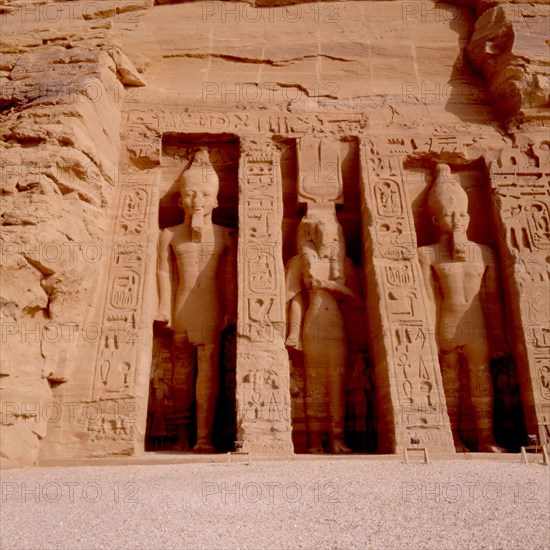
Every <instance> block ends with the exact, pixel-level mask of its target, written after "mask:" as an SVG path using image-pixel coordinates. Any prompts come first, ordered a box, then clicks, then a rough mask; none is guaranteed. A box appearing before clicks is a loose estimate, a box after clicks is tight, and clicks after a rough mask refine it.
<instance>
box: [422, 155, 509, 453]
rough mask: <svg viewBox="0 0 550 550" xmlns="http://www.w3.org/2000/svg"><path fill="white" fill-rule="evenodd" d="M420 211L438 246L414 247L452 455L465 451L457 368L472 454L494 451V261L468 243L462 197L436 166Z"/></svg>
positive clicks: (497, 317)
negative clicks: (472, 425)
mask: <svg viewBox="0 0 550 550" xmlns="http://www.w3.org/2000/svg"><path fill="white" fill-rule="evenodd" d="M428 207H429V210H430V211H431V213H432V215H433V218H432V219H433V222H434V224H435V225H436V226H437V228H438V231H439V234H440V235H439V242H437V243H435V244H432V245H428V246H424V247H421V248H420V249H419V259H420V263H421V266H422V270H423V274H424V280H425V283H426V289H427V293H428V299H429V301H430V304H431V313H432V321H435V324H436V338H437V343H438V347H439V363H440V366H441V374H442V379H443V385H444V390H445V398H446V401H447V410H448V413H449V417H450V420H451V427H452V430H453V437H454V442H455V446H456V449H457V450H459V451H466V450H467V449H466V447H465V446H464V444H463V443H462V441H461V440H460V437H459V434H458V418H459V411H460V402H461V401H462V400H463V399H464V395H463V394H464V390H463V388H461V387H460V383H459V379H460V378H459V369H460V368H461V367H462V368H465V369H466V370H467V373H468V378H469V388H470V393H471V401H472V408H473V412H474V416H475V422H476V427H477V441H478V451H481V452H501V451H502V450H503V449H501V448H500V447H498V446H497V445H496V443H495V441H494V438H493V388H492V380H491V373H490V369H489V359H490V358H491V357H495V356H497V355H504V353H505V343H504V332H503V311H502V308H501V304H502V299H501V295H500V288H499V280H498V274H497V260H496V257H495V254H494V252H493V251H492V250H491V249H490V248H489V247H487V246H484V245H480V244H477V243H475V242H471V241H469V240H468V238H467V236H466V231H467V229H468V224H469V221H470V217H469V216H468V196H467V194H466V192H465V191H464V189H463V188H462V187H461V186H460V184H459V182H458V180H457V179H456V178H455V177H454V176H452V175H451V171H450V168H449V166H447V165H442V164H440V165H437V167H436V171H435V182H434V184H433V186H432V189H431V190H430V192H429V195H428Z"/></svg>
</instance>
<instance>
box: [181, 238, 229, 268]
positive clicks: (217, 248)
mask: <svg viewBox="0 0 550 550" xmlns="http://www.w3.org/2000/svg"><path fill="white" fill-rule="evenodd" d="M172 248H173V250H174V254H175V256H176V260H177V262H178V265H179V266H180V268H183V269H185V270H189V269H195V268H199V269H200V268H203V267H205V266H207V265H208V266H211V267H215V266H216V265H217V263H218V260H219V257H220V255H221V253H222V250H223V249H222V246H221V244H220V243H216V242H215V241H210V242H200V243H194V242H184V241H179V242H178V241H176V242H174V243H172Z"/></svg>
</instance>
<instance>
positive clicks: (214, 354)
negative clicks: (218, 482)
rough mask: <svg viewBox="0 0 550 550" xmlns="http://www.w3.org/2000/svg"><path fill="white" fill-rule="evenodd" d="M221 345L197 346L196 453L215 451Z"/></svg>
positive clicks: (194, 449) (194, 448)
mask: <svg viewBox="0 0 550 550" xmlns="http://www.w3.org/2000/svg"><path fill="white" fill-rule="evenodd" d="M218 356H219V347H218V345H217V344H207V345H200V346H197V362H198V372H197V384H196V396H197V444H196V445H195V446H194V447H193V451H194V452H196V453H213V452H214V450H215V449H214V446H213V444H212V430H213V427H214V415H215V414H216V402H217V400H218V388H219V367H218Z"/></svg>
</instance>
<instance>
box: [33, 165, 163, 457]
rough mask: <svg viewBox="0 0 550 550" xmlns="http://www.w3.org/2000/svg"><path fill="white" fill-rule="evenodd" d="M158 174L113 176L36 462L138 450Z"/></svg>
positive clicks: (147, 367) (150, 312)
mask: <svg viewBox="0 0 550 550" xmlns="http://www.w3.org/2000/svg"><path fill="white" fill-rule="evenodd" d="M121 166H123V167H125V168H128V169H130V168H131V166H130V165H129V164H126V163H121ZM158 176H159V173H158V172H157V171H156V170H151V171H147V172H139V173H136V172H135V171H134V170H131V171H129V172H128V173H121V174H120V176H119V177H120V181H119V187H118V189H117V191H116V192H115V194H114V195H113V198H112V204H113V209H114V212H113V221H112V225H111V227H110V235H111V236H110V238H108V239H106V240H105V244H104V246H103V249H102V251H101V261H98V262H97V263H96V262H94V264H93V265H92V266H91V268H93V269H99V270H100V271H101V273H102V277H101V278H100V280H99V281H98V285H97V287H95V288H93V289H92V290H91V292H90V295H89V297H88V300H89V302H88V304H87V305H89V306H90V308H89V313H88V316H87V318H86V319H85V322H84V323H83V325H82V326H81V327H77V328H78V333H77V335H78V351H77V353H76V355H75V362H74V367H73V370H72V372H71V374H70V378H69V382H68V383H67V384H66V387H64V388H63V390H62V392H59V393H58V394H57V395H56V401H57V403H58V404H59V410H62V411H64V414H63V415H61V417H60V420H59V422H58V423H55V424H52V426H51V428H50V430H51V431H50V434H51V437H49V438H48V444H47V445H46V446H45V448H44V452H43V455H42V458H59V456H71V457H75V458H76V457H85V456H88V457H89V456H109V455H115V456H121V455H133V454H136V453H139V452H141V451H143V442H144V436H145V427H146V415H147V400H148V393H149V389H148V388H149V371H150V367H151V359H150V357H151V348H152V318H153V314H154V308H155V307H156V299H157V298H156V293H155V292H151V289H155V288H156V247H157V239H158V231H157V229H156V228H157V222H156V220H157V217H158V189H157V187H158ZM98 299H99V301H98ZM65 412H66V414H65Z"/></svg>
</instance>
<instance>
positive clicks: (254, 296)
mask: <svg viewBox="0 0 550 550" xmlns="http://www.w3.org/2000/svg"><path fill="white" fill-rule="evenodd" d="M241 151H242V152H241V161H240V168H239V172H240V173H239V190H240V196H239V256H238V273H239V274H238V277H239V319H238V339H237V375H236V377H237V380H236V383H237V438H238V439H239V440H240V441H243V442H244V445H243V450H245V451H255V452H290V453H291V452H293V446H292V438H291V422H290V420H291V415H290V389H289V386H290V383H289V363H288V355H287V352H286V349H285V345H284V331H285V328H284V326H285V311H284V305H285V302H284V296H285V294H284V293H285V285H284V267H283V260H282V232H281V222H282V217H283V200H282V185H281V173H280V164H279V152H278V151H277V149H276V148H275V147H274V146H273V144H272V143H271V142H270V141H268V140H266V139H265V138H262V137H258V138H257V139H254V138H247V139H245V140H243V141H241Z"/></svg>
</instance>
